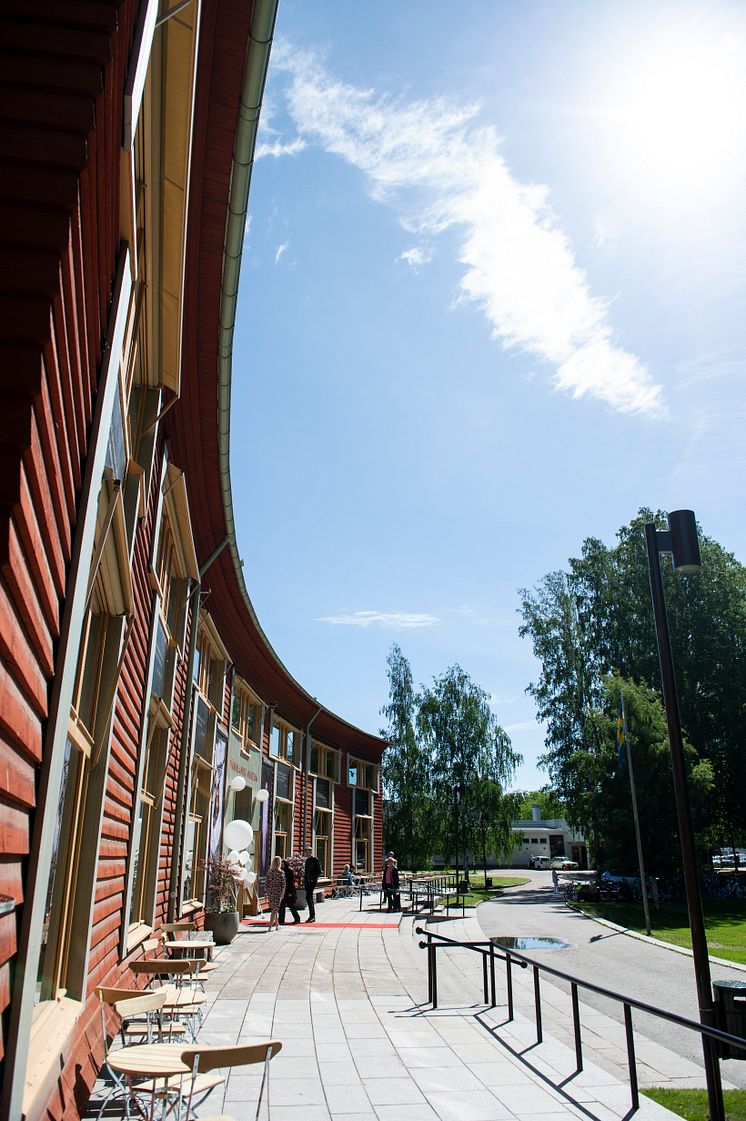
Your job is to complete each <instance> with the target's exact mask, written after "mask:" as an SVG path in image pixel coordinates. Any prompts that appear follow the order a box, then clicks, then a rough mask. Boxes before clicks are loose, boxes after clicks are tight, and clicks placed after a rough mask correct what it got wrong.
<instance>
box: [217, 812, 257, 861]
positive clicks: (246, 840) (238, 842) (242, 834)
mask: <svg viewBox="0 0 746 1121" xmlns="http://www.w3.org/2000/svg"><path fill="white" fill-rule="evenodd" d="M223 835H224V837H225V843H226V845H230V847H231V848H232V849H247V848H248V847H249V845H250V844H251V842H252V841H253V839H254V830H253V829H252V828H251V826H250V825H249V823H248V821H243V820H242V819H241V818H240V817H238V818H236V820H235V821H229V822H228V824H227V825H226V827H225V832H224V834H223ZM236 856H238V853H236Z"/></svg>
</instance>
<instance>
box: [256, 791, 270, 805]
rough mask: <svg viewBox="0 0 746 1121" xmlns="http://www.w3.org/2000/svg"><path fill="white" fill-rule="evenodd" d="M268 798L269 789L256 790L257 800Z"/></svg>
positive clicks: (264, 800)
mask: <svg viewBox="0 0 746 1121" xmlns="http://www.w3.org/2000/svg"><path fill="white" fill-rule="evenodd" d="M268 798H269V791H268V790H257V792H256V800H257V802H266V801H267V799H268Z"/></svg>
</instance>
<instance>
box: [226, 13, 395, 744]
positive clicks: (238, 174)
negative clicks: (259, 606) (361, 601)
mask: <svg viewBox="0 0 746 1121" xmlns="http://www.w3.org/2000/svg"><path fill="white" fill-rule="evenodd" d="M278 4H279V0H256V2H255V4H254V10H253V12H252V16H251V26H250V28H249V45H248V49H247V52H246V62H245V65H244V73H243V84H242V88H241V98H240V103H239V108H238V121H237V124H236V139H235V144H234V148H233V161H232V164H231V183H230V189H229V195H228V219H227V222H226V227H225V240H224V243H223V276H222V280H221V291H220V313H219V320H218V370H217V373H218V471H219V474H220V492H221V496H222V500H223V514H224V517H225V526H226V534H227V539H228V546H229V548H230V552H231V557H232V560H233V567H234V570H235V574H236V580H237V582H238V587H239V590H240V592H241V596H242V597H243V600H244V603H245V604H246V610H247V611H248V613H249V617H250V619H251V622H252V624H253V626H254V627H255V629H256V632H257V635H258V636H259V637H260V638H261V640H262V642H263V643H264V646H265V648H266V650H267V651H268V653H269V654H270V655H271V657H272V659H273V660H274V662H275V664H276V665H277V667H278V669H279V670H280V671H281V672H282V674H283V675H284V676H285V678H286V679H287V680H288V682H290V683H291V684H292V685H293V687H294V688H295V689H297V691H298V695H299V696H300V697H302V698H303V699H304V700H306V701H308V702H309V703H310V704H312V705H313V706H314V707H316V706H318V701H317V699H316V698H315V697H313V696H311V694H310V693H308V692H307V691H306V690H305V689H304V688H303V686H302V685H301V684H300V683H299V682H297V681H296V680H295V679H294V678H293V676H292V674H291V673H290V672H289V670H288V669H287V668H286V666H285V665H284V663H283V662H282V660H281V658H280V657H279V655H278V654H277V653H276V651H275V650H274V649H273V647H272V644H271V643H270V641H269V639H268V638H267V636H266V635H265V633H264V631H263V630H262V628H261V626H260V624H259V620H258V619H257V616H256V612H255V611H254V606H253V604H252V602H251V599H250V597H249V593H248V590H247V588H246V582H245V580H244V575H243V561H242V560H241V557H240V556H239V552H238V544H237V541H236V524H235V519H234V516H233V496H232V491H231V476H230V407H231V369H232V362H233V335H234V331H235V325H236V306H237V302H238V283H239V278H240V273H241V257H242V254H243V244H244V234H245V230H246V215H247V212H248V205H249V187H250V184H251V172H252V169H253V166H254V150H255V148H256V136H257V130H258V126H259V114H260V111H261V107H262V97H263V95H264V86H265V83H266V80H267V68H268V65H269V54H270V49H271V46H272V38H273V35H274V28H275V20H276V18H277V8H278ZM319 711H323V712H326V713H327V714H328V715H329V716H331V717H332V718H333V719H334V720H335V721H337V722H338V723H339V724H341V725H344V726H345V727H347V728H352V729H353V730H354V731H355V732H357V733H358V734H359V733H360V732H361V731H362V729H360V728H357V727H356V726H355V725H354V724H351V723H350V722H349V721H348V720H345V719H344V718H343V717H341V716H337V714H336V713H333V712H331V710H330V709H327V708H325V707H324V706H321V707H320V709H319ZM316 715H318V713H317V714H316ZM315 719H316V717H315V716H314V720H315ZM363 734H364V735H366V736H370V737H371V739H378V738H379V737H377V736H375V735H373V733H371V732H364V733H363Z"/></svg>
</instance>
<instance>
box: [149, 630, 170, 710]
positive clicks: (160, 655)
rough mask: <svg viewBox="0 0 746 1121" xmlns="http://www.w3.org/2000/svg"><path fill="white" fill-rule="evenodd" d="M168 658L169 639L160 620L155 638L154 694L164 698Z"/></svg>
mask: <svg viewBox="0 0 746 1121" xmlns="http://www.w3.org/2000/svg"><path fill="white" fill-rule="evenodd" d="M167 658H168V638H167V637H166V632H165V630H164V629H163V624H162V623H161V621H160V619H159V620H158V624H157V631H156V636H155V655H154V658H153V692H154V693H155V695H156V696H157V697H162V696H163V690H164V688H165V681H166V659H167Z"/></svg>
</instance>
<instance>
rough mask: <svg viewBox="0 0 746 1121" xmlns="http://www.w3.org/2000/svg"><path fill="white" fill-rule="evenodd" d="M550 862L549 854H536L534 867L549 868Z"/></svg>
mask: <svg viewBox="0 0 746 1121" xmlns="http://www.w3.org/2000/svg"><path fill="white" fill-rule="evenodd" d="M549 866H550V862H549V857H548V856H535V857H534V868H549Z"/></svg>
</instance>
